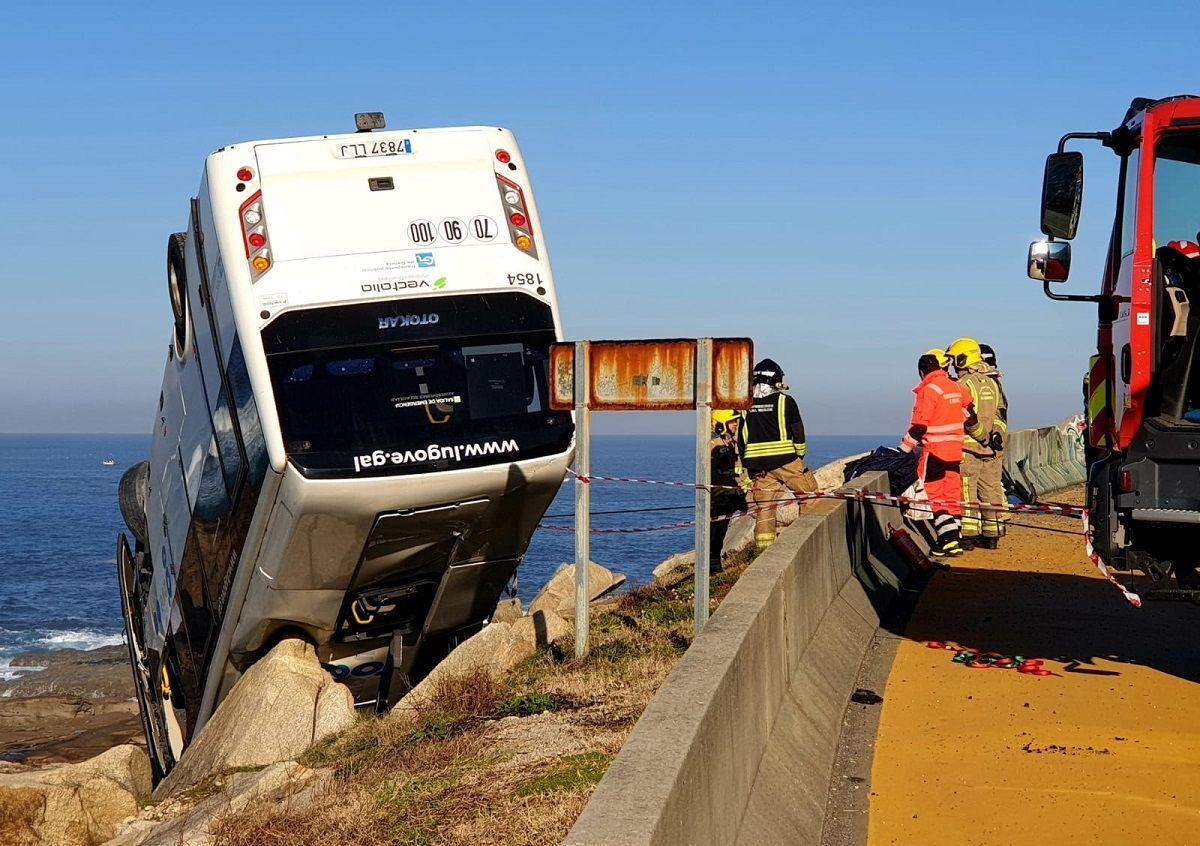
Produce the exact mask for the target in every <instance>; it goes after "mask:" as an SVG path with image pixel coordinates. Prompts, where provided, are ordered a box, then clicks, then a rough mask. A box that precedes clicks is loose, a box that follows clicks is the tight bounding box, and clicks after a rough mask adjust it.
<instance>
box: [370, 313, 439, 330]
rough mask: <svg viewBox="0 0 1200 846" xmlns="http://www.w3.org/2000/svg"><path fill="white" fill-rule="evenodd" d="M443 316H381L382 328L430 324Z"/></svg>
mask: <svg viewBox="0 0 1200 846" xmlns="http://www.w3.org/2000/svg"><path fill="white" fill-rule="evenodd" d="M439 320H441V318H440V317H439V316H438V315H436V314H395V315H390V316H388V317H381V318H379V328H380V329H397V328H401V327H404V326H430V325H432V324H434V323H437V322H438V321H439Z"/></svg>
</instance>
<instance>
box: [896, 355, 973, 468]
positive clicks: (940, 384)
mask: <svg viewBox="0 0 1200 846" xmlns="http://www.w3.org/2000/svg"><path fill="white" fill-rule="evenodd" d="M913 393H914V394H916V395H917V399H916V402H915V403H913V413H912V420H911V421H909V424H908V431H907V432H905V433H904V437H903V438H902V439H901V443H903V444H904V445H906V446H908V447H909V448H913V447H916V446H917V445H918V444H920V445H921V446H923V447H924V448H925V450H926V451H927V452H929V453H931V454H932V455H936V456H937V457H938V458H939V459H941V460H942V461H948V462H951V463H953V462H956V461H962V454H963V417H964V413H965V412H964V409H965V407H966V406H967V405H969V403H970V401H969V400H966V401H964V400H965V395H964V392H963V390H962V389H961V388H960V387H959V386H958V384H957V383H956V382H955V381H954V380H953V379H951V378H950V376H949V374H947V373H946V371H945V370H935V371H933V372H932V373H930V374H928V375H927V376H926V377H925V378H924V379H922V380H921V384H919V385H917V387H915V388H913Z"/></svg>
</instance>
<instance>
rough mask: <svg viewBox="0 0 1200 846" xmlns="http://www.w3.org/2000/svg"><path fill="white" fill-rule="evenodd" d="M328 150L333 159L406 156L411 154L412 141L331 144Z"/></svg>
mask: <svg viewBox="0 0 1200 846" xmlns="http://www.w3.org/2000/svg"><path fill="white" fill-rule="evenodd" d="M330 149H331V150H332V151H333V155H334V158H338V159H366V158H370V157H371V156H407V155H408V154H409V153H411V152H412V141H411V140H410V139H408V138H389V139H382V138H380V139H379V140H372V139H369V138H368V139H366V140H363V141H346V142H338V143H335V144H333V145H332V146H331V147H330Z"/></svg>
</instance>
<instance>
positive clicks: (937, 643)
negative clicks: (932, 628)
mask: <svg viewBox="0 0 1200 846" xmlns="http://www.w3.org/2000/svg"><path fill="white" fill-rule="evenodd" d="M925 646H926V647H928V648H929V649H945V648H946V641H944V640H931V641H929V642H928V643H926V644H925Z"/></svg>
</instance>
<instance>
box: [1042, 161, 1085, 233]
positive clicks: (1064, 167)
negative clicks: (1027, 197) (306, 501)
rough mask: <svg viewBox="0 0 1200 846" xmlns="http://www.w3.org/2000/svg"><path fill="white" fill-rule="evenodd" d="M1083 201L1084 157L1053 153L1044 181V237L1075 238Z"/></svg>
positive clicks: (1047, 163) (1047, 164)
mask: <svg viewBox="0 0 1200 846" xmlns="http://www.w3.org/2000/svg"><path fill="white" fill-rule="evenodd" d="M1082 200H1083V153H1080V152H1069V153H1051V154H1050V155H1049V156H1047V157H1046V175H1045V177H1044V179H1043V181H1042V234H1043V235H1049V236H1050V237H1052V238H1066V239H1067V240H1070V239H1071V238H1074V237H1075V229H1076V228H1077V227H1078V226H1079V205H1080V202H1081V201H1082Z"/></svg>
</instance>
